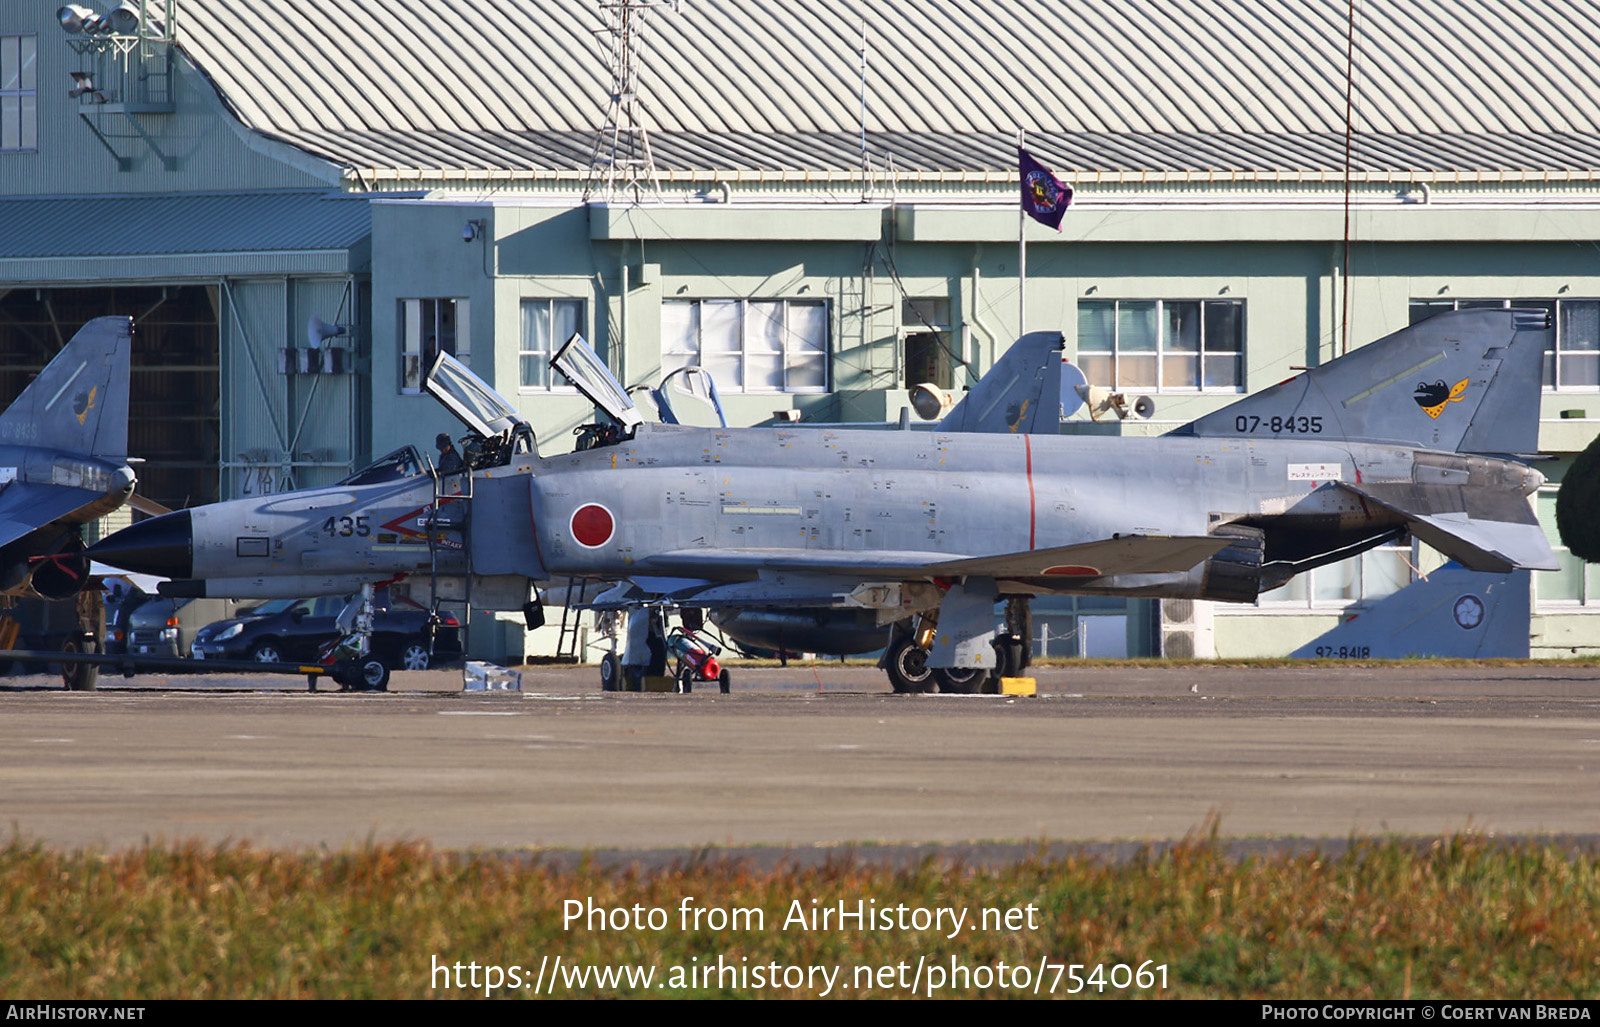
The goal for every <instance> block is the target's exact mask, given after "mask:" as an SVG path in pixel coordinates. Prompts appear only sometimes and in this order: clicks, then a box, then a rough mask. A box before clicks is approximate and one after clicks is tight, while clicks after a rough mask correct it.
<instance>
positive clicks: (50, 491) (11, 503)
mask: <svg viewBox="0 0 1600 1027" xmlns="http://www.w3.org/2000/svg"><path fill="white" fill-rule="evenodd" d="M104 498H105V494H104V493H103V492H96V491H93V490H91V489H80V488H73V487H72V486H69V485H39V484H35V483H33V482H24V481H12V482H8V483H6V484H5V485H3V486H0V546H3V545H8V544H10V543H12V542H15V541H16V540H17V539H19V538H21V537H22V536H24V535H26V534H28V533H29V532H31V531H34V530H35V529H38V528H42V527H44V526H45V525H46V524H49V523H50V522H51V521H56V520H60V519H61V518H63V517H66V516H67V515H69V514H72V513H75V512H77V511H78V510H81V509H83V508H84V507H86V506H88V505H89V504H90V503H94V502H98V501H99V500H101V499H104Z"/></svg>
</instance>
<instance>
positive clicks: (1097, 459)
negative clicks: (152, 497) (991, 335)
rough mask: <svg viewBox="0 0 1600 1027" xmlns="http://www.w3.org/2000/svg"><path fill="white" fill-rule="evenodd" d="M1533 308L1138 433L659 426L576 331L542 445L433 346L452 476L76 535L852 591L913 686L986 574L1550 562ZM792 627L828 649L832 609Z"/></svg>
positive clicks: (228, 585)
mask: <svg viewBox="0 0 1600 1027" xmlns="http://www.w3.org/2000/svg"><path fill="white" fill-rule="evenodd" d="M1549 330H1550V326H1549V322H1548V318H1547V315H1546V314H1545V313H1544V312H1542V311H1520V310H1470V311H1461V312H1457V313H1449V314H1442V315H1439V316H1437V317H1434V318H1432V319H1430V320H1428V321H1424V322H1421V323H1419V324H1416V325H1413V326H1411V327H1409V328H1406V329H1404V330H1402V331H1399V332H1396V333H1395V334H1393V335H1390V336H1388V337H1386V338H1384V339H1381V340H1379V341H1377V342H1375V343H1372V344H1370V345H1368V346H1365V347H1362V348H1360V349H1358V350H1356V351H1354V352H1352V353H1350V354H1348V355H1347V356H1343V357H1340V358H1338V359H1336V360H1333V361H1330V362H1329V363H1327V364H1325V365H1322V366H1320V367H1317V368H1314V369H1311V370H1309V371H1306V372H1303V373H1301V374H1299V375H1297V376H1295V377H1293V378H1291V379H1289V380H1288V381H1285V382H1282V383H1280V384H1278V385H1275V386H1273V387H1271V388H1269V389H1266V390H1264V391H1263V392H1260V393H1258V394H1256V395H1253V396H1249V397H1247V398H1244V399H1241V400H1239V401H1238V402H1236V403H1234V404H1232V405H1230V406H1227V407H1225V408H1223V409H1222V410H1219V411H1217V412H1215V413H1211V414H1207V415H1206V416H1204V417H1201V418H1199V419H1198V420H1195V421H1193V422H1191V423H1189V424H1186V425H1183V426H1182V427H1179V428H1177V429H1175V430H1173V431H1171V432H1169V433H1167V434H1166V435H1163V436H1159V437H1152V438H1105V437H1087V436H1070V435H1055V434H1029V433H1026V432H1018V433H1015V434H1013V433H1010V432H979V433H962V432H955V431H933V432H913V431H881V430H854V429H847V428H843V427H839V428H833V427H827V426H808V427H762V428H747V429H740V428H733V429H721V428H694V427H684V426H679V425H657V424H647V423H644V422H643V418H642V417H640V416H639V414H638V412H637V411H636V410H634V409H633V408H632V405H631V404H630V403H628V401H627V396H626V393H625V392H624V391H623V390H622V389H621V388H620V386H618V385H617V383H616V382H615V380H613V379H611V378H610V376H609V374H607V373H605V369H604V367H603V366H601V365H599V362H598V361H597V360H595V359H594V356H593V353H592V352H591V351H589V350H588V348H587V346H585V345H582V344H581V340H580V339H577V337H574V339H573V340H569V343H568V345H567V346H566V347H565V348H564V350H563V352H562V353H561V354H558V356H557V361H558V366H559V367H561V368H562V370H563V371H564V373H566V374H567V375H568V377H569V378H570V379H572V380H573V381H574V383H575V384H578V385H579V387H580V388H582V389H583V390H584V391H585V393H586V394H587V395H589V397H590V399H592V400H594V401H595V403H596V405H597V406H598V407H599V408H600V409H601V410H602V411H604V412H606V414H607V415H608V416H609V417H610V418H611V424H610V425H609V426H608V430H607V431H604V432H600V433H596V434H595V435H593V436H591V438H592V439H593V441H594V442H595V444H594V445H591V446H590V448H587V449H584V450H582V451H579V452H573V453H568V454H562V455H554V456H541V455H539V454H538V452H537V448H536V447H535V446H534V445H533V439H532V433H531V431H529V429H528V427H527V425H526V424H525V423H523V422H522V421H521V420H520V419H519V418H517V416H516V414H515V411H514V410H513V409H512V408H511V407H510V406H509V404H507V403H506V402H505V401H504V400H502V399H500V398H499V397H497V396H495V395H494V393H493V392H492V390H490V389H489V388H488V387H487V386H485V385H484V384H483V383H482V382H481V381H479V380H478V379H476V378H474V377H472V376H471V375H470V373H469V372H467V371H466V370H465V368H462V367H460V365H458V364H454V363H453V362H452V361H450V359H449V358H448V357H447V356H441V357H440V358H439V361H438V362H436V364H435V366H434V368H433V371H432V373H431V374H430V376H429V378H430V391H432V392H433V393H434V395H436V396H438V397H439V398H440V399H441V401H443V402H444V403H445V404H446V405H447V406H450V407H451V408H452V409H453V410H455V411H456V412H457V413H458V414H459V415H461V416H462V417H463V418H464V419H465V420H467V421H468V423H470V424H473V425H474V426H475V428H476V430H477V431H478V433H479V435H480V437H481V439H482V445H481V446H480V447H478V452H476V453H474V454H469V464H470V466H471V470H470V472H469V473H468V474H467V475H466V479H467V480H466V481H464V482H462V483H460V484H459V485H457V486H447V484H446V481H445V478H446V477H447V476H439V475H435V474H431V473H427V472H424V473H422V474H419V475H414V476H410V477H405V476H401V477H395V478H392V479H391V480H380V481H374V482H372V483H369V484H363V483H361V481H362V479H361V476H359V475H358V476H356V477H355V478H353V479H352V480H351V481H350V482H348V483H346V484H342V485H336V486H330V487H326V488H319V489H308V490H303V491H300V492H293V493H285V494H282V495H278V496H272V497H268V498H265V499H248V500H235V501H233V502H228V503H220V504H215V505H212V506H203V507H198V508H195V509H193V510H189V511H182V512H179V513H175V514H171V515H168V516H165V517H159V518H155V519H152V520H148V521H143V522H141V523H139V524H135V525H134V526H132V527H131V528H127V529H124V530H123V531H121V532H119V533H117V534H116V535H113V536H111V537H110V538H108V539H106V540H105V541H103V542H101V543H99V544H98V545H97V546H95V547H93V549H91V554H92V555H94V556H95V557H96V558H97V559H102V560H104V561H106V562H107V563H111V564H115V565H117V566H122V567H126V568H128V569H130V570H136V571H144V572H147V573H152V574H159V575H164V576H167V577H170V578H173V579H183V580H186V581H187V582H188V583H187V585H180V587H185V588H187V590H188V591H189V592H190V593H191V594H207V595H221V596H233V597H239V598H244V597H252V596H291V595H306V594H313V593H319V592H327V593H331V592H340V591H348V590H350V589H352V588H353V587H355V586H357V585H360V584H362V583H367V582H372V581H376V580H380V579H387V578H393V577H395V576H396V575H402V574H410V575H419V574H426V575H429V576H430V578H431V579H432V580H434V581H450V580H459V581H460V582H462V583H463V584H466V583H470V591H471V594H472V596H473V604H474V605H475V606H478V607H480V608H489V609H516V608H518V607H523V608H524V609H529V608H530V607H531V606H532V605H533V604H534V603H536V600H534V599H532V597H533V596H536V594H537V593H536V592H535V591H534V589H535V585H536V583H537V582H541V581H550V580H556V579H560V578H566V577H569V576H571V577H584V578H591V579H605V580H614V581H627V582H631V583H632V584H633V585H634V586H635V587H636V589H637V590H638V594H640V595H643V596H649V597H655V598H658V599H661V600H665V601H670V602H673V603H676V604H677V605H678V606H680V607H688V608H700V609H708V610H712V611H719V612H721V611H737V610H739V609H743V608H760V609H767V610H771V609H782V608H785V607H790V608H799V609H835V610H854V611H864V612H865V614H866V615H869V616H870V617H871V618H872V619H873V621H874V622H875V623H876V624H877V625H879V626H880V627H881V629H882V631H883V638H884V641H885V643H886V644H888V643H891V641H892V645H891V650H890V653H889V657H890V660H889V669H890V672H891V673H890V677H891V681H893V682H894V683H895V684H896V687H898V688H902V689H906V690H909V689H910V688H913V687H919V686H918V685H917V684H916V682H915V678H914V677H913V678H910V679H908V678H905V676H904V675H901V674H898V673H897V670H896V668H897V667H899V668H901V669H905V668H911V669H913V670H916V669H920V668H921V667H927V668H933V669H934V670H936V671H939V672H942V675H940V677H949V678H950V679H952V680H955V681H959V680H961V679H963V678H964V677H968V676H970V675H971V672H972V671H974V670H979V671H982V670H993V669H1000V670H1005V669H1007V668H1003V667H1002V668H996V664H997V663H998V662H1000V661H1001V660H1002V659H1003V658H1004V657H1003V653H1002V652H1001V650H999V649H997V648H996V647H994V646H993V645H991V641H992V639H993V638H994V636H995V614H994V611H995V604H996V602H997V601H998V600H1001V599H1013V598H1017V599H1020V600H1022V601H1025V600H1026V598H1027V597H1030V596H1034V595H1039V594H1046V593H1080V594H1105V595H1125V596H1141V597H1174V598H1199V599H1215V600H1223V601H1231V602H1250V601H1252V600H1254V599H1255V598H1256V596H1257V595H1259V594H1260V593H1261V592H1263V591H1266V590H1268V589H1271V588H1275V587H1277V586H1278V585H1281V584H1282V583H1284V582H1285V581H1287V580H1289V578H1291V577H1292V576H1293V575H1294V574H1296V573H1298V572H1300V571H1303V570H1307V569H1310V568H1313V567H1317V566H1321V565H1323V564H1326V563H1331V562H1334V561H1337V560H1342V559H1346V558H1348V557H1350V556H1353V555H1355V554H1357V553H1360V552H1361V551H1363V550H1365V549H1368V548H1370V547H1373V546H1376V545H1379V544H1382V543H1385V542H1388V541H1390V540H1393V539H1396V538H1400V537H1402V536H1406V535H1411V536H1415V537H1417V538H1419V539H1422V540H1423V541H1425V542H1427V543H1428V544H1429V545H1431V546H1433V547H1434V548H1436V549H1438V550H1440V551H1441V552H1443V553H1445V554H1446V555H1447V556H1450V557H1451V558H1453V559H1455V560H1457V561H1458V562H1460V563H1461V564H1462V565H1464V566H1466V567H1468V568H1471V569H1473V570H1482V571H1494V572H1501V573H1504V572H1507V571H1510V570H1512V569H1515V568H1521V567H1527V568H1535V569H1547V568H1552V567H1554V566H1555V558H1554V555H1553V554H1552V552H1551V550H1550V547H1549V545H1548V543H1547V542H1546V540H1545V536H1544V533H1543V531H1542V530H1541V529H1540V527H1539V525H1538V523H1537V520H1536V519H1535V517H1534V514H1533V511H1532V509H1531V506H1530V504H1529V502H1528V498H1527V497H1528V496H1529V495H1530V494H1531V493H1532V492H1533V491H1534V490H1535V489H1537V488H1538V486H1539V485H1540V483H1541V482H1542V481H1543V480H1544V479H1543V476H1542V475H1540V474H1539V473H1538V472H1537V471H1535V470H1533V469H1532V468H1530V467H1529V466H1527V465H1526V464H1525V463H1523V462H1521V461H1519V460H1517V459H1515V458H1514V457H1513V456H1511V455H1510V454H1518V453H1532V452H1534V451H1535V450H1536V448H1537V432H1538V416H1539V415H1538V406H1539V404H1538V395H1539V389H1540V378H1541V361H1542V358H1543V352H1544V347H1545V343H1546V341H1547V339H1548V332H1549ZM563 360H564V364H565V366H562V362H563ZM1441 382H1442V383H1444V388H1443V389H1442V390H1441V389H1440V388H1439V387H1438V386H1439V383H1441ZM980 384H981V383H980ZM402 463H403V461H402ZM530 612H531V611H530ZM796 645H797V646H799V647H803V648H807V649H814V650H816V651H820V652H830V651H837V650H833V649H830V646H829V644H828V642H827V637H826V633H825V632H819V637H817V638H815V639H806V640H803V641H799V640H797V641H796Z"/></svg>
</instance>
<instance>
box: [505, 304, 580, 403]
mask: <svg viewBox="0 0 1600 1027" xmlns="http://www.w3.org/2000/svg"><path fill="white" fill-rule="evenodd" d="M558 304H559V305H561V306H562V307H576V310H577V316H576V317H575V318H574V319H573V325H574V329H573V330H574V331H577V332H580V333H582V334H583V335H584V336H585V337H587V336H588V334H589V333H588V331H587V328H586V325H585V322H584V316H585V314H586V313H587V309H586V307H585V304H584V301H583V300H581V299H577V298H575V297H571V296H524V297H523V298H522V302H521V303H520V304H518V306H517V392H518V393H519V394H522V395H538V394H543V393H547V392H557V393H574V394H575V393H577V391H578V390H577V389H575V388H573V386H572V383H571V382H569V381H567V378H566V376H565V375H563V374H562V373H561V372H560V371H557V370H556V369H555V368H553V367H551V366H550V358H551V356H553V355H554V354H555V351H556V350H558V349H560V348H561V344H562V343H564V342H566V341H567V339H568V338H569V337H570V334H571V333H568V332H563V331H561V330H558V329H553V330H552V331H551V337H550V339H549V347H548V348H540V347H539V346H537V345H536V344H534V343H533V342H532V340H530V339H529V332H528V312H529V309H530V308H532V307H535V306H543V307H544V308H545V309H546V311H547V312H548V316H549V318H550V320H549V323H550V324H552V325H554V324H555V323H556V320H555V315H556V307H557V305H558ZM530 359H531V360H533V361H535V362H536V364H537V366H538V367H540V368H542V369H543V370H542V372H541V373H542V375H543V376H544V378H545V384H542V385H541V384H539V383H536V382H535V383H532V384H530V383H529V382H528V380H527V377H526V376H525V375H524V374H523V364H524V361H527V360H530Z"/></svg>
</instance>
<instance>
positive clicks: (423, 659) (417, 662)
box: [400, 642, 432, 670]
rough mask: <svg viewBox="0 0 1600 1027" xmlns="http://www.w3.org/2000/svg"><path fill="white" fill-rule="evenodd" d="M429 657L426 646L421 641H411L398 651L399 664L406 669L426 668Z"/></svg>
mask: <svg viewBox="0 0 1600 1027" xmlns="http://www.w3.org/2000/svg"><path fill="white" fill-rule="evenodd" d="M431 659H432V657H430V656H429V654H428V647H427V646H425V645H423V644H422V643H421V642H412V643H411V644H410V645H408V646H406V647H405V649H403V650H401V652H400V666H402V667H404V668H405V669H406V670H427V669H428V664H429V662H430V661H431Z"/></svg>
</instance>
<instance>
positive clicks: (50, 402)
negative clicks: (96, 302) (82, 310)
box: [0, 316, 133, 460]
mask: <svg viewBox="0 0 1600 1027" xmlns="http://www.w3.org/2000/svg"><path fill="white" fill-rule="evenodd" d="M132 349H133V319H132V318H128V317H120V316H119V317H97V318H95V319H94V320H93V321H90V322H89V323H88V324H86V325H84V326H83V327H82V328H80V329H78V333H77V334H76V335H74V336H73V337H72V339H71V340H70V341H69V342H68V343H67V344H66V345H65V346H63V347H62V349H61V352H59V353H57V354H56V355H55V357H54V358H53V359H52V360H51V361H50V363H49V364H47V365H45V369H44V370H43V371H40V372H39V376H38V377H37V378H35V379H34V380H33V381H31V382H29V383H28V387H27V388H26V389H24V390H22V395H20V396H18V397H17V398H16V400H15V401H14V402H12V404H11V406H10V407H8V408H7V409H6V412H5V413H4V414H0V442H11V443H18V444H23V445H33V446H51V447H54V448H57V449H62V450H70V451H72V452H77V453H86V454H89V455H91V456H96V457H101V458H103V459H115V460H123V459H125V458H126V457H127V455H128V377H129V359H130V354H131V351H132Z"/></svg>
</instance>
